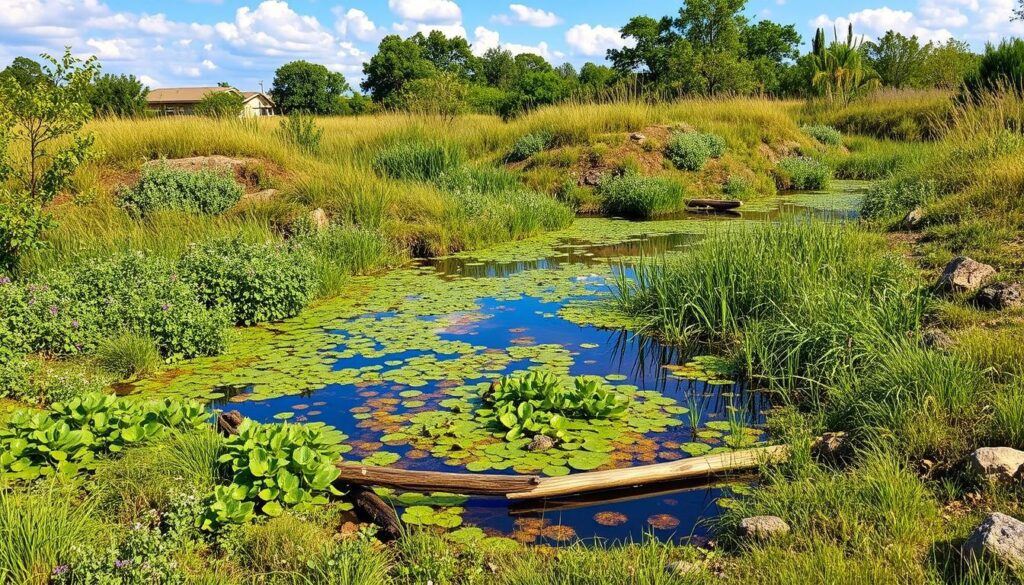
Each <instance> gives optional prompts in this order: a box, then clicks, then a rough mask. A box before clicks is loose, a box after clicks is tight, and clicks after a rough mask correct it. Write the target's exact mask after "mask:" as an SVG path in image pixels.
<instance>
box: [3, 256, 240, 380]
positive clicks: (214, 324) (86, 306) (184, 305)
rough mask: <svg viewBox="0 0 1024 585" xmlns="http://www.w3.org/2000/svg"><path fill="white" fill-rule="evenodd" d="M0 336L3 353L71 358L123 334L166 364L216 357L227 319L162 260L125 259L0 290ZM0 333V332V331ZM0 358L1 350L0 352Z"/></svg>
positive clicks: (116, 258)
mask: <svg viewBox="0 0 1024 585" xmlns="http://www.w3.org/2000/svg"><path fill="white" fill-rule="evenodd" d="M0 299H2V300H3V301H4V302H3V303H0V323H3V324H4V325H5V327H6V328H7V330H8V331H9V332H13V333H0V342H3V343H5V344H9V345H8V346H7V351H12V350H14V351H21V352H24V351H27V350H33V351H42V352H47V353H52V354H62V355H67V354H78V353H83V352H88V351H91V350H92V349H94V348H95V347H96V345H97V344H98V343H99V342H100V341H101V340H102V339H104V338H105V337H109V336H113V335H115V334H117V333H118V332H120V331H125V330H131V331H137V332H139V333H140V334H145V335H148V336H149V337H150V338H152V339H153V340H154V341H155V342H156V344H157V346H158V347H159V349H160V351H161V353H162V354H163V355H164V356H165V357H166V358H167V359H169V360H177V359H182V358H189V357H197V356H205V355H215V354H217V353H220V352H221V351H223V349H224V344H225V342H226V339H225V335H226V327H227V326H228V325H229V324H230V315H229V313H227V312H226V311H225V310H224V309H222V308H216V309H210V308H207V307H206V306H204V305H203V304H202V303H201V302H199V300H198V299H197V298H196V291H195V289H193V288H192V287H191V286H190V285H189V284H188V283H186V282H185V281H184V280H183V279H182V278H180V277H179V276H178V274H177V272H176V271H175V269H174V266H173V264H171V263H170V262H169V261H168V260H166V259H164V258H161V257H158V256H153V255H148V254H143V253H126V254H117V255H114V256H111V257H107V258H103V259H97V260H91V261H89V262H83V263H81V264H78V265H75V266H73V267H71V268H69V269H67V270H55V271H51V272H49V273H47V274H45V275H43V277H42V278H41V279H40V280H39V281H38V282H36V283H26V284H21V285H15V284H10V285H4V286H0ZM0 331H2V330H0ZM0 351H4V349H0Z"/></svg>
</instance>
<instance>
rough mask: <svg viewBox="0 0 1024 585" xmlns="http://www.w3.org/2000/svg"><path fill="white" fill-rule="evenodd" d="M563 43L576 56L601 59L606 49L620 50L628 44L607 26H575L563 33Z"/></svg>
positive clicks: (619, 34) (617, 32) (614, 30)
mask: <svg viewBox="0 0 1024 585" xmlns="http://www.w3.org/2000/svg"><path fill="white" fill-rule="evenodd" d="M565 42H566V43H567V44H568V45H569V48H570V49H571V50H572V52H573V53H574V54H576V55H586V56H588V57H598V56H600V57H603V56H604V54H605V53H606V52H607V51H608V49H621V48H622V47H624V46H626V45H628V44H629V43H628V42H627V41H626V40H624V39H623V38H622V34H621V33H620V32H619V31H618V30H616V29H614V28H611V27H609V26H601V25H597V26H591V25H589V24H577V25H576V26H574V27H572V28H570V29H569V30H567V31H565Z"/></svg>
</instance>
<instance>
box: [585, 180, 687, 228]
mask: <svg viewBox="0 0 1024 585" xmlns="http://www.w3.org/2000/svg"><path fill="white" fill-rule="evenodd" d="M598 191H599V192H600V194H601V196H602V197H603V200H602V203H601V207H602V210H603V211H604V213H606V214H608V215H617V216H621V217H626V218H630V219H650V218H652V217H656V216H658V215H663V214H666V213H672V212H674V211H678V210H679V209H681V208H682V206H683V188H682V185H680V184H679V183H677V182H676V181H673V180H671V179H667V178H664V177H644V176H642V175H635V174H626V175H622V176H620V177H613V178H611V179H607V180H605V181H602V182H601V186H600V187H599V188H598Z"/></svg>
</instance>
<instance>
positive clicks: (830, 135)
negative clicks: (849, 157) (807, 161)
mask: <svg viewBox="0 0 1024 585" xmlns="http://www.w3.org/2000/svg"><path fill="white" fill-rule="evenodd" d="M800 130H801V131H803V133H804V134H806V135H808V136H810V137H811V138H813V139H815V140H817V141H818V142H820V143H822V144H826V145H828V146H839V145H841V144H842V143H843V133H842V132H840V131H839V130H836V129H835V128H833V127H832V126H824V125H815V126H803V127H801V128H800Z"/></svg>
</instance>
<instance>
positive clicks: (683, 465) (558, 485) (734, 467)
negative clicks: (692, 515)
mask: <svg viewBox="0 0 1024 585" xmlns="http://www.w3.org/2000/svg"><path fill="white" fill-rule="evenodd" d="M788 456H789V447H787V446H786V445H775V446H772V447H758V448H756V449H745V450H743V451H730V452H728V453H716V454H714V455H705V456H703V457H690V458H688V459H680V460H679V461H670V462H668V463H655V464H654V465H640V466H637V467H624V468H620V469H609V470H607V471H590V472H587V473H574V474H570V475H564V476H562V477H544V478H541V479H540V480H538V481H537V482H536V484H535V485H534V486H533V487H531V488H530V489H528V490H523V491H519V492H511V493H508V494H506V495H505V497H507V498H508V499H510V500H526V499H535V498H550V497H554V496H566V495H570V494H584V493H588V492H598V491H605V490H610V489H615V488H623V487H632V486H639V485H646V484H652V483H660V482H664V481H677V480H683V479H693V478H698V477H711V476H713V475H715V474H719V473H726V472H732V471H740V470H743V469H753V468H755V467H757V466H759V465H761V464H762V463H764V462H767V461H779V460H782V459H785V458H786V457H788Z"/></svg>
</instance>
